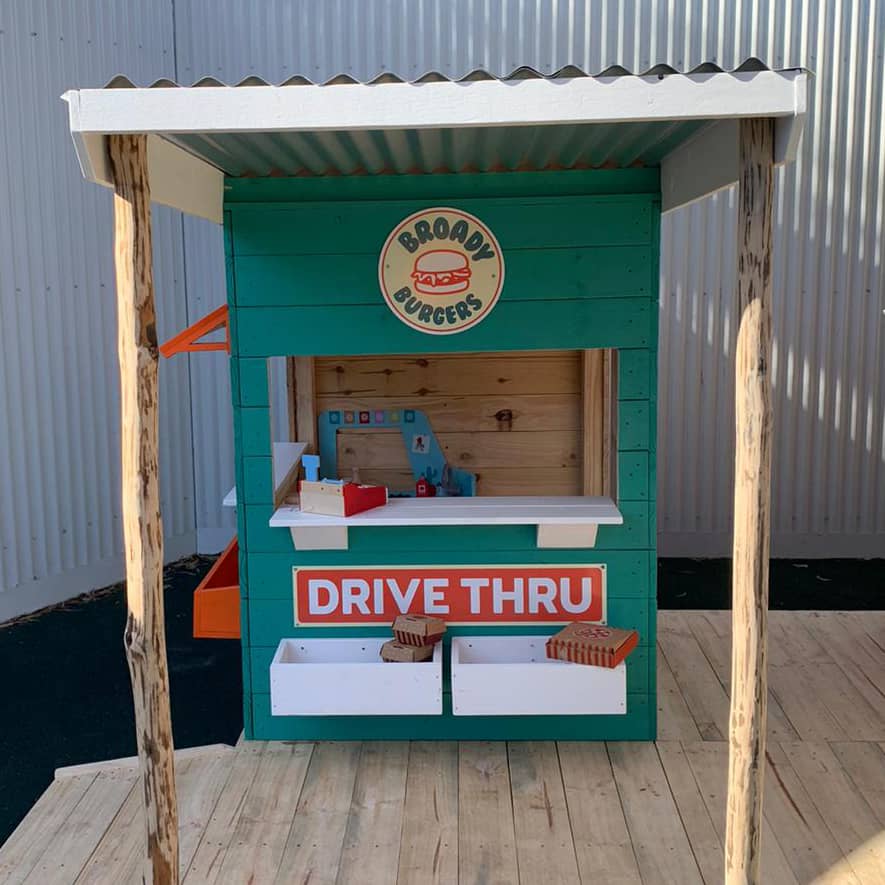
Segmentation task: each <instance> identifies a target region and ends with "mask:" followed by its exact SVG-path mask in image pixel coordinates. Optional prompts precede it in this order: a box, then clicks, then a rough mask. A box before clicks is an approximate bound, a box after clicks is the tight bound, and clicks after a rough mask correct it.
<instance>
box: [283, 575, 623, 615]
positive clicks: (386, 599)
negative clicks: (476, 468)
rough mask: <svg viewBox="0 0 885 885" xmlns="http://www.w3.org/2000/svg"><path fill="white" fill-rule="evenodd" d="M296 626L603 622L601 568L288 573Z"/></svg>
mask: <svg viewBox="0 0 885 885" xmlns="http://www.w3.org/2000/svg"><path fill="white" fill-rule="evenodd" d="M293 573H294V586H295V624H296V625H297V626H321V625H324V624H325V625H332V624H387V623H390V622H391V621H393V619H394V618H395V617H396V616H397V615H400V614H423V615H434V616H435V617H439V618H442V619H443V620H444V621H446V622H447V623H449V624H529V623H531V624H545V623H549V624H561V623H563V622H568V621H590V622H604V621H605V618H606V610H605V590H606V588H605V566H604V565H566V566H547V565H537V566H535V565H480V566H408V565H407V566H368V567H367V566H354V567H348V568H340V567H339V568H334V567H333V568H295V569H293Z"/></svg>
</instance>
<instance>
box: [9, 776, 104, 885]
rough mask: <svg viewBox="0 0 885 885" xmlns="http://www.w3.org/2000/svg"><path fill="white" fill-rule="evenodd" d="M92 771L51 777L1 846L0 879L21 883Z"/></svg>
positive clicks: (71, 811)
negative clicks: (62, 778) (53, 778)
mask: <svg viewBox="0 0 885 885" xmlns="http://www.w3.org/2000/svg"><path fill="white" fill-rule="evenodd" d="M95 777H96V776H95V774H87V775H80V776H77V777H72V778H68V779H65V780H56V781H53V782H52V783H51V784H50V785H49V786H48V787H47V788H46V790H45V791H44V792H43V795H42V796H40V798H39V799H38V800H37V802H36V803H35V804H34V807H33V808H32V809H31V810H30V812H28V814H27V816H26V817H25V818H24V820H22V821H21V823H20V824H19V825H18V827H16V829H15V830H14V831H13V833H12V834H11V835H10V837H9V838H8V839H7V840H6V842H5V843H4V844H3V846H2V847H0V883H2V885H20V883H21V882H22V881H24V879H25V878H26V877H27V875H28V874H29V873H30V872H31V870H32V869H33V868H34V867H35V866H36V865H37V861H39V860H40V857H41V856H42V855H43V854H44V852H45V851H46V850H47V848H48V847H49V845H50V844H51V843H52V840H53V839H54V838H55V836H56V834H57V833H58V832H59V830H60V829H62V828H63V827H64V826H65V825H67V824H68V823H69V822H70V821H71V819H72V817H73V815H74V811H75V809H76V807H77V805H78V804H79V802H80V800H81V799H82V798H83V796H84V795H85V793H86V791H87V790H88V789H89V787H90V786H91V785H92V782H93V781H94V780H95Z"/></svg>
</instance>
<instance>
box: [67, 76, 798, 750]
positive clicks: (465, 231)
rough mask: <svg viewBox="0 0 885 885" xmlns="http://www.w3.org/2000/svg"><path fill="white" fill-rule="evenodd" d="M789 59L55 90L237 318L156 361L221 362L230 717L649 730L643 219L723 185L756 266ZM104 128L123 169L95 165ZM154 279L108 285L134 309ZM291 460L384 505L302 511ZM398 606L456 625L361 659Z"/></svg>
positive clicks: (588, 736)
mask: <svg viewBox="0 0 885 885" xmlns="http://www.w3.org/2000/svg"><path fill="white" fill-rule="evenodd" d="M805 81H806V75H805V73H804V72H802V71H771V70H768V69H766V68H764V67H762V66H761V65H758V64H755V63H753V64H750V65H748V66H744V67H743V68H742V69H741V70H739V71H735V72H731V73H728V72H723V71H721V70H719V69H717V68H715V66H712V65H706V66H704V67H703V68H702V69H699V70H697V71H694V72H692V73H688V74H681V73H677V72H675V71H673V70H672V69H670V68H663V67H661V68H655V69H653V70H651V71H649V72H648V73H647V74H645V75H642V76H634V75H628V74H626V73H625V72H623V71H622V70H620V69H618V70H613V71H609V72H605V74H604V75H600V76H587V75H585V74H583V73H582V72H580V71H578V70H577V69H574V68H569V69H566V70H563V71H560V72H559V73H557V74H555V75H553V76H543V75H541V74H538V73H536V72H533V71H530V70H527V69H521V70H520V71H517V72H515V73H514V76H513V77H511V78H507V79H504V80H501V79H497V78H495V77H493V76H491V75H489V74H484V73H482V72H478V73H476V74H474V75H471V76H470V77H468V78H466V79H465V80H464V81H459V82H455V81H451V80H447V79H445V78H442V77H439V76H428V77H426V78H422V80H420V81H415V82H405V81H403V80H400V79H398V78H396V77H393V76H391V75H388V76H385V77H381V78H379V79H378V80H377V81H375V82H373V83H356V82H353V81H351V80H348V78H339V79H338V80H336V81H333V82H331V83H329V84H326V85H316V84H311V83H309V82H306V81H303V80H300V79H299V80H296V81H292V82H289V83H287V84H283V85H280V86H269V85H265V84H260V83H255V82H252V81H249V82H247V83H244V84H243V85H241V86H237V87H225V86H222V85H220V84H216V85H214V86H213V85H212V84H209V85H208V86H206V84H203V85H204V87H205V88H199V89H189V88H181V87H168V84H167V88H157V89H150V88H148V89H138V88H115V89H104V90H81V91H79V92H74V93H68V95H67V96H66V97H67V99H68V101H69V103H70V114H71V129H72V132H73V133H74V137H75V144H76V146H77V149H78V154H79V157H80V161H81V164H82V166H83V169H84V172H85V174H86V175H87V176H88V177H90V178H92V179H93V180H96V181H101V182H104V183H110V184H113V185H114V186H115V187H116V188H117V191H118V194H119V193H120V192H121V188H123V187H124V185H126V184H127V182H128V183H129V184H131V185H132V187H131V188H130V190H131V191H132V192H133V193H134V194H135V196H136V198H139V197H140V198H141V199H142V200H143V202H144V201H145V200H144V198H145V194H146V191H145V188H146V187H147V185H146V184H144V183H143V181H144V182H146V181H147V179H148V177H149V180H150V196H151V198H152V199H154V200H155V201H157V202H161V203H165V204H168V205H172V206H175V207H176V208H178V209H181V210H182V211H184V212H187V213H190V214H193V215H196V216H200V217H203V218H207V219H210V220H211V221H213V222H216V223H220V224H222V225H223V230H224V243H225V259H226V272H227V273H226V279H227V303H226V310H225V308H224V307H220V308H219V309H218V310H217V311H216V312H214V313H213V314H212V315H210V317H208V318H207V319H206V321H204V322H202V323H198V324H196V325H195V326H194V327H192V328H191V330H189V331H188V332H186V333H183V335H182V336H179V337H178V339H176V342H175V343H174V345H175V346H172V347H171V348H167V350H171V352H175V351H177V350H192V349H198V348H200V347H204V348H205V347H207V346H208V347H214V348H216V349H218V348H223V349H226V350H229V354H230V381H231V394H232V403H233V419H234V420H233V424H234V426H233V433H234V440H235V454H236V488H235V492H232V493H231V495H229V496H228V499H227V503H229V504H235V506H236V511H237V525H238V528H237V541H238V554H237V553H236V550H237V547H232V548H230V550H229V556H231V557H232V556H236V555H238V557H239V560H238V569H237V571H238V582H237V584H236V585H234V584H233V583H232V578H231V569H230V566H229V565H228V567H227V569H226V570H224V569H221V570H220V571H218V572H217V573H216V574H215V576H214V579H215V580H216V581H217V582H220V584H223V585H224V586H220V588H219V590H223V591H224V594H225V595H224V597H223V600H222V596H221V595H219V596H217V597H213V598H217V599H218V600H222V602H220V603H219V610H221V609H226V611H224V612H222V614H223V616H224V617H222V620H224V618H225V617H226V618H227V625H228V628H230V629H233V630H235V631H236V632H238V633H239V636H240V641H241V643H242V650H243V689H244V692H243V696H244V722H245V736H246V738H247V739H260V740H276V739H279V740H302V739H303V740H314V739H333V740H334V739H342V740H360V739H392V740H397V739H451V740H458V739H490V740H505V739H506V740H519V739H568V740H653V739H654V738H655V737H656V709H657V698H656V672H655V624H656V561H657V551H656V513H657V503H658V502H657V494H656V488H657V483H656V475H657V469H658V463H657V458H656V446H655V441H656V428H657V396H656V390H657V384H658V368H657V367H658V359H657V356H658V311H659V301H658V278H659V267H658V260H659V241H660V230H661V218H662V213H665V212H667V211H671V210H674V209H677V208H679V207H681V206H684V205H686V204H688V203H690V202H692V201H693V200H696V199H699V198H701V197H703V196H705V195H706V194H709V193H711V192H713V191H715V190H718V189H720V188H724V187H728V186H730V185H732V184H734V183H735V182H736V181H738V180H739V178H740V180H741V183H742V188H743V190H742V194H743V195H744V196H745V198H746V199H745V205H744V204H742V207H743V208H742V212H744V215H743V216H742V218H743V219H744V221H745V222H746V223H743V222H742V226H741V232H742V236H743V240H742V242H741V249H742V252H741V255H742V258H741V261H740V262H739V270H740V273H741V274H743V275H744V276H742V277H741V279H742V280H743V282H742V283H741V285H743V286H744V288H743V289H741V291H743V292H745V293H749V295H747V297H746V299H745V300H747V302H748V303H749V302H752V301H753V300H754V298H756V297H758V294H759V292H760V291H761V290H762V289H760V286H761V287H762V288H764V287H765V286H770V278H769V277H768V276H766V274H768V273H769V272H768V271H767V270H765V268H768V267H769V265H770V255H769V253H768V248H769V245H770V171H771V167H772V165H774V164H778V163H784V162H787V161H789V160H790V159H791V158H792V157H793V155H794V152H795V148H796V141H797V138H798V135H799V132H800V130H801V121H802V115H803V112H804V106H805V105H804V102H805ZM117 85H119V84H117ZM748 118H753V119H752V121H750V122H748ZM760 121H761V122H760ZM757 124H758V125H757ZM120 133H137V137H136V140H135V142H134V144H135V146H136V147H135V150H136V152H137V151H140V152H141V153H140V154H137V156H140V158H141V159H140V162H141V166H137V167H136V168H135V172H132V170H129V169H128V167H126V166H125V165H123V166H121V165H120V162H119V160H114V159H112V157H113V152H112V154H111V158H109V155H108V150H107V144H108V139H109V137H112V136H116V135H119V134H120ZM757 136H758V138H759V139H761V141H759V142H758V143H757V142H756V141H754V139H756V138H757ZM111 144H112V145H113V144H115V142H114V141H113V138H111ZM760 144H761V147H760V146H759V145H760ZM754 152H755V153H754ZM759 157H761V158H762V159H761V160H759V161H758V162H756V160H755V159H754V158H757V159H758V158H759ZM139 169H140V170H141V173H142V174H143V181H142V179H140V178H139V177H138V174H137V173H138V170H139ZM759 169H762V170H767V171H764V172H763V173H760V174H762V175H763V177H762V178H759V179H758V181H761V182H762V183H761V184H758V182H757V179H754V178H753V177H752V175H755V174H756V173H757V172H758V170H759ZM145 170H147V171H145ZM148 173H149V176H148ZM766 175H767V176H768V177H767V178H766V177H765V176H766ZM741 176H743V177H741ZM130 179H131V181H130ZM132 182H134V184H132ZM140 182H141V183H140ZM754 182H756V184H754ZM766 195H767V197H766ZM760 206H761V209H760V208H759V207H760ZM757 210H759V211H760V212H761V214H760V216H759V219H761V220H759V219H756V220H755V221H754V220H753V219H755V218H756V216H755V215H754V213H755V212H756V211H757ZM748 219H749V220H748ZM766 219H767V220H766ZM766 224H767V225H769V226H768V227H767V228H766ZM127 230H128V228H127V227H126V225H125V224H123V225H122V227H118V234H120V235H121V236H123V237H125V235H126V231H127ZM766 230H767V231H768V232H767V233H766ZM133 241H134V242H135V246H134V247H133V248H134V249H135V251H134V253H133V254H135V255H136V258H137V257H138V256H139V255H143V252H139V241H138V240H137V238H133ZM126 254H128V253H126ZM754 274H755V276H754ZM744 277H746V279H744ZM147 278H149V273H147ZM144 279H145V277H144V276H143V277H139V276H138V274H136V276H135V279H134V282H133V280H132V279H130V277H129V276H127V274H126V273H123V274H122V275H121V276H120V278H119V282H120V287H121V288H120V291H121V292H128V291H129V289H130V288H132V287H134V291H135V292H136V298H135V304H136V322H135V326H134V328H136V329H139V328H141V327H140V326H139V325H138V317H139V316H141V317H142V318H143V317H144V316H146V315H147V314H143V313H142V314H139V313H138V310H139V309H140V308H138V307H137V305H138V304H139V302H138V297H140V296H138V293H139V292H147V291H148V290H149V289H150V286H149V285H147V284H145V283H144ZM747 279H749V280H750V283H747V282H746V280H747ZM754 280H755V282H754ZM760 280H761V282H759V281H760ZM121 297H122V296H121ZM145 297H147V296H145ZM127 303H128V302H127ZM151 311H152V306H151ZM151 315H152V314H151ZM144 325H145V327H147V326H148V325H150V324H149V323H145V324H144ZM220 328H226V333H227V335H226V339H225V341H224V342H223V343H222V342H214V343H212V344H209V345H205V344H203V345H200V344H198V343H197V338H198V337H199V336H200V335H202V334H203V333H205V332H207V331H211V330H213V329H220ZM754 328H756V327H755V326H754ZM759 328H761V331H760V333H759V334H760V335H762V334H764V333H765V327H764V324H763V326H761V327H759ZM152 330H153V327H152V326H151V327H150V329H149V330H147V331H145V333H144V336H143V340H142V339H139V341H140V342H141V343H140V344H139V346H142V347H143V348H145V352H146V353H152V355H153V357H155V356H156V354H155V352H154V351H155V348H154V350H153V351H152V349H151V348H152V347H153V345H154V344H155V343H156V342H155V340H151V335H152V334H153V336H154V339H155V333H154V332H153V331H152ZM762 347H763V348H764V342H763V345H762ZM760 352H762V351H760ZM763 363H764V360H763ZM149 364H150V363H149V362H148V365H149ZM747 365H749V363H747ZM757 374H758V373H757ZM760 428H764V421H763V422H762V423H761V424H752V423H751V430H750V431H749V433H748V436H746V437H745V439H746V440H751V439H757V438H759V437H760V435H761V437H762V438H764V430H760ZM222 432H223V431H222ZM142 439H143V440H147V441H148V442H149V441H150V439H151V434H150V432H149V430H148V431H147V432H146V436H144V437H143V438H142ZM145 445H147V443H145ZM133 451H138V452H139V453H141V455H144V451H143V450H142V449H138V448H136V449H134V450H133ZM148 454H150V453H149V452H148ZM305 455H309V456H319V458H320V468H319V471H320V472H319V477H320V478H321V479H326V480H331V481H332V482H331V483H325V484H324V491H323V494H328V495H330V496H331V497H332V498H333V499H334V500H336V501H338V502H339V504H340V501H341V500H343V498H342V497H341V496H342V493H341V491H340V488H343V487H340V486H336V485H335V483H337V482H339V481H345V482H346V481H355V483H356V484H357V485H376V486H384V487H386V489H387V491H388V501H387V503H386V504H383V505H382V506H378V507H375V508H372V509H368V510H364V511H361V512H356V513H353V512H347V513H345V512H344V511H343V510H342V511H341V512H334V511H333V510H329V511H326V512H322V513H317V512H314V510H313V509H311V507H308V506H307V504H306V503H305V502H302V500H301V498H300V497H299V488H300V482H301V481H302V478H303V473H302V459H303V458H304V456H305ZM154 460H155V459H154ZM139 463H141V464H148V466H150V464H151V463H153V462H152V461H151V459H150V458H147V459H146V460H145V459H144V458H143V459H142V461H141V462H139ZM140 469H142V470H143V469H144V468H140ZM763 472H764V471H762V472H759V474H758V475H759V476H760V477H761V476H762V475H763ZM133 487H134V486H133ZM143 488H144V489H148V492H149V491H150V486H149V485H145V486H143ZM145 494H147V492H145ZM336 496H337V497H336ZM140 500H141V499H140ZM302 503H304V506H303V507H302ZM143 504H144V501H142V505H143ZM339 504H336V505H335V506H339ZM147 509H148V510H151V508H150V507H148V508H147ZM142 510H144V507H142ZM152 512H153V511H152V510H151V513H152ZM747 512H751V511H747ZM753 512H754V511H753ZM151 519H152V517H151V514H150V513H149V514H148V517H147V518H143V519H142V521H141V522H138V523H137V525H136V523H133V526H136V527H134V528H133V529H132V530H131V531H132V532H136V529H137V527H141V528H139V529H138V530H142V529H144V527H145V526H147V527H150V526H152V525H154V524H153V523H152V521H151ZM154 528H156V526H154ZM144 530H145V531H146V529H144ZM134 536H135V535H133V537H134ZM154 536H155V535H151V537H154ZM146 537H147V536H146ZM757 538H758V536H757ZM754 544H755V542H754V543H753V544H750V546H749V547H748V548H747V549H748V550H749V551H750V553H753V551H755V552H756V553H758V552H759V548H758V545H756V546H754ZM145 549H148V548H146V547H144V546H142V547H137V548H133V550H135V551H136V553H135V554H133V555H134V556H135V555H137V556H144V555H145V554H144V553H143V551H144V550H145ZM138 551H142V552H141V553H138ZM138 561H139V562H142V564H143V560H142V559H139V560H138ZM155 565H156V563H154V566H155ZM152 568H153V566H152ZM148 571H149V570H148ZM145 573H148V572H145ZM150 574H154V572H152V571H151V572H150ZM739 585H741V586H743V585H742V584H741V582H737V583H736V587H737V586H739ZM233 586H238V587H239V590H238V591H237V590H235V589H232V587H233ZM232 601H233V602H232ZM757 601H758V600H757ZM231 603H232V604H233V606H234V607H236V605H237V604H238V606H239V625H238V627H237V626H236V623H235V622H236V611H235V608H234V609H231ZM405 612H409V613H416V614H426V615H430V616H434V617H438V618H441V619H442V620H444V621H445V622H446V625H447V630H446V633H445V636H444V638H443V640H442V642H441V644H440V645H439V646H437V647H436V649H435V651H434V653H433V657H432V658H431V659H430V660H427V661H423V662H420V663H381V661H380V658H379V648H380V645H381V644H382V643H383V642H384V641H385V640H387V639H389V638H390V637H391V622H392V621H393V619H394V617H395V616H396V615H397V614H400V613H405ZM573 621H580V622H585V623H586V624H588V625H596V626H602V625H607V626H608V627H614V628H619V629H624V630H630V631H636V632H637V633H638V634H639V641H638V645H637V647H636V648H635V650H633V651H632V653H631V654H630V655H629V656H628V657H627V659H626V661H625V662H624V663H623V664H620V665H618V666H616V667H614V668H611V669H609V668H601V667H594V666H582V665H579V664H575V663H570V662H568V663H566V662H554V661H551V660H549V659H548V658H547V656H546V653H545V647H544V644H545V640H546V638H547V637H549V636H551V635H552V634H553V633H555V632H556V631H557V630H558V629H559V628H561V627H563V626H565V625H566V624H568V623H569V622H573ZM231 624H233V627H232V628H231ZM596 632H599V631H596ZM603 632H604V631H603ZM214 635H218V634H214ZM736 635H737V634H736ZM748 635H749V634H748ZM158 647H160V646H158ZM748 685H749V682H748ZM158 709H159V708H158Z"/></svg>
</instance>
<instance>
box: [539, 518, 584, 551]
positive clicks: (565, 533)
mask: <svg viewBox="0 0 885 885" xmlns="http://www.w3.org/2000/svg"><path fill="white" fill-rule="evenodd" d="M598 529H599V526H598V525H545V524H542V525H539V526H538V532H537V536H536V539H535V544H536V546H538V547H540V548H542V549H547V550H561V549H573V548H586V547H595V546H596V532H597V531H598Z"/></svg>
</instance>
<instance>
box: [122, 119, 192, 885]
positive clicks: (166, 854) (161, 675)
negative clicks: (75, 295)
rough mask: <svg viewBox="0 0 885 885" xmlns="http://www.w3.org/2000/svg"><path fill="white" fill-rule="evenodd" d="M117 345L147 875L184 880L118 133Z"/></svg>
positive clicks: (137, 164)
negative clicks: (179, 847)
mask: <svg viewBox="0 0 885 885" xmlns="http://www.w3.org/2000/svg"><path fill="white" fill-rule="evenodd" d="M109 154H110V163H111V169H112V172H113V179H114V192H115V195H114V224H115V228H114V258H115V262H116V270H117V314H118V317H117V328H118V336H117V345H118V354H119V361H120V411H121V420H122V450H123V474H122V476H123V540H124V544H125V549H126V602H127V606H128V614H127V617H126V629H125V633H124V643H125V646H126V658H127V660H128V662H129V675H130V677H131V679H132V696H133V700H134V702H135V732H136V739H137V741H138V757H139V763H140V767H141V782H142V793H143V800H144V818H145V824H146V828H147V829H146V836H147V842H146V849H147V850H146V857H145V869H144V880H145V882H147V883H153V885H177V883H178V809H177V806H176V800H175V768H174V757H173V747H172V721H171V717H170V713H169V674H168V671H167V666H166V632H165V626H164V620H163V526H162V522H161V520H160V494H159V475H158V436H159V411H158V403H157V368H158V366H157V358H158V350H157V327H156V321H155V318H154V281H153V273H152V269H151V207H150V186H149V183H148V175H147V139H146V137H145V136H144V135H112V136H110V138H109Z"/></svg>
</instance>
